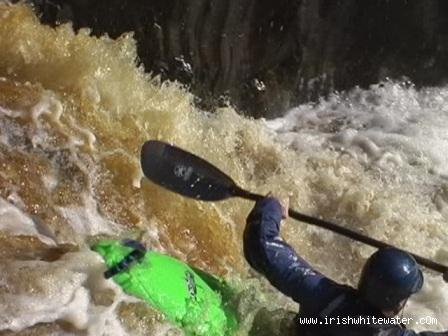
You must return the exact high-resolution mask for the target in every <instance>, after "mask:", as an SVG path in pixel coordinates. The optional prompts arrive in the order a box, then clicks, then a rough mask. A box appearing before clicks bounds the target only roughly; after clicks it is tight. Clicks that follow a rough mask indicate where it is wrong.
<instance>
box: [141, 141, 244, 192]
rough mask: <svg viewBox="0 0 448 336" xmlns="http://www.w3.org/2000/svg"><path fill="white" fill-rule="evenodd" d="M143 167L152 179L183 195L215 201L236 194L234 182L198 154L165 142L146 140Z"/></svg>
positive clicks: (143, 148)
mask: <svg viewBox="0 0 448 336" xmlns="http://www.w3.org/2000/svg"><path fill="white" fill-rule="evenodd" d="M141 164H142V170H143V173H144V174H145V176H146V177H147V178H148V179H149V180H151V181H152V182H154V183H156V184H158V185H160V186H162V187H165V188H166V189H169V190H171V191H174V192H175V193H178V194H181V195H183V196H187V197H191V198H195V199H200V200H203V201H218V200H223V199H226V198H229V197H232V196H235V191H236V190H238V189H239V188H238V187H237V186H236V185H235V182H233V180H232V179H231V178H230V177H229V176H227V175H226V174H224V173H223V172H222V171H220V170H219V169H218V168H216V167H214V166H213V165H211V164H210V163H208V162H207V161H205V160H203V159H201V158H200V157H198V156H196V155H194V154H191V153H189V152H186V151H184V150H182V149H180V148H178V147H175V146H172V145H169V144H167V143H165V142H161V141H157V140H151V141H147V142H145V144H144V145H143V147H142V152H141Z"/></svg>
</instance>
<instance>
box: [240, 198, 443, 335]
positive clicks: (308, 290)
mask: <svg viewBox="0 0 448 336" xmlns="http://www.w3.org/2000/svg"><path fill="white" fill-rule="evenodd" d="M281 220H282V213H281V204H280V203H279V201H278V200H277V199H275V198H273V197H267V198H264V199H262V200H260V201H258V202H257V203H256V205H255V207H254V208H253V210H252V211H251V213H250V214H249V216H248V218H247V225H246V228H245V231H244V255H245V257H246V259H247V261H248V262H249V264H250V265H251V266H252V267H253V268H254V269H255V270H257V271H258V272H259V273H261V274H263V275H264V276H265V277H266V278H267V279H268V280H269V282H270V283H271V284H272V285H273V286H275V287H276V288H277V289H278V290H280V291H281V292H282V293H283V294H285V295H287V296H289V297H291V298H292V299H293V300H294V301H296V302H298V303H299V304H300V312H299V314H298V316H297V318H296V324H297V330H298V335H299V336H311V335H312V336H319V335H321V336H324V335H325V336H355V335H356V336H358V335H359V336H369V335H372V336H416V335H420V336H436V335H439V336H442V335H444V336H448V332H443V333H434V332H422V333H416V332H414V331H411V330H406V329H405V328H404V327H402V326H400V325H397V324H394V323H393V321H387V322H386V323H380V322H382V321H375V322H376V323H373V322H374V321H373V320H372V318H373V317H375V318H385V317H384V316H383V315H382V313H381V311H379V310H377V309H375V308H374V307H373V306H371V305H370V304H369V303H367V302H366V301H364V300H363V299H362V298H361V297H360V296H359V295H358V292H357V291H356V290H355V289H354V288H352V287H349V286H344V285H340V284H338V283H336V282H334V281H333V280H331V279H328V278H327V277H325V276H324V275H322V274H321V273H319V272H317V271H315V270H314V269H313V268H312V267H311V266H310V265H309V264H308V263H307V262H306V261H305V260H303V259H302V258H300V257H299V256H298V255H297V254H296V252H295V251H294V249H293V248H292V247H291V246H290V245H288V244H287V243H286V242H284V241H283V240H282V238H280V236H279V231H280V223H281ZM378 294H379V295H381V293H378ZM349 317H350V318H353V319H354V318H357V321H363V323H361V324H355V323H354V322H352V321H353V320H349V319H348V318H349ZM367 317H370V319H369V320H367ZM304 318H313V319H312V320H311V319H308V320H306V321H308V322H310V321H313V323H314V324H313V323H308V324H306V323H305V320H304ZM330 318H333V320H330ZM343 318H345V320H343ZM361 318H364V320H362V319H361ZM383 321H386V320H383ZM330 322H331V323H330ZM344 322H345V323H344Z"/></svg>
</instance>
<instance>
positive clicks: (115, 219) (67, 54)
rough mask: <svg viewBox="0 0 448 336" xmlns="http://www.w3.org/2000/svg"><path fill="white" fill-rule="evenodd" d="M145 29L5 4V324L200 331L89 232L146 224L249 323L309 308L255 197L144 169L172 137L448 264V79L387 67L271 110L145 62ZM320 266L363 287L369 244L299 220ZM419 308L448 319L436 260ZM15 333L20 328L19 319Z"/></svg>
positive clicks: (296, 202) (297, 201)
mask: <svg viewBox="0 0 448 336" xmlns="http://www.w3.org/2000/svg"><path fill="white" fill-rule="evenodd" d="M136 58H137V55H136V46H135V41H134V40H133V38H132V35H131V34H129V35H124V36H122V37H121V38H119V39H118V40H111V39H110V38H108V37H106V36H105V37H101V38H95V37H92V36H90V34H89V31H88V30H86V29H84V30H80V31H79V32H78V33H75V32H74V31H73V30H72V28H71V26H70V25H62V26H59V27H57V28H56V29H53V28H50V27H48V26H44V25H41V24H40V23H39V20H38V19H37V17H36V16H35V15H34V14H33V12H32V10H31V9H30V8H28V7H26V6H23V5H14V6H13V5H8V4H0V163H1V169H0V196H1V198H0V214H1V215H0V255H1V260H0V334H1V335H12V334H15V335H182V332H181V330H179V329H178V328H176V327H175V326H173V325H171V324H170V323H168V322H167V321H165V320H164V318H163V316H161V315H160V314H158V313H157V312H156V311H154V310H151V309H150V308H149V307H148V306H147V305H145V304H143V303H142V302H140V301H138V300H136V299H134V298H132V297H130V296H127V295H125V294H124V293H123V292H122V291H121V289H120V288H119V287H118V286H116V285H115V284H114V283H113V282H112V281H106V280H104V278H103V277H102V272H103V271H104V264H103V263H102V259H101V258H100V257H99V256H98V255H97V254H96V253H94V252H92V251H90V250H89V244H91V243H92V242H94V241H96V240H98V239H99V238H104V237H114V238H117V237H119V238H124V237H131V238H137V239H141V240H142V241H144V242H145V243H146V244H147V246H150V247H151V248H152V249H156V250H159V251H164V252H166V253H168V254H170V255H173V256H176V257H178V258H180V259H182V260H184V261H187V262H189V263H190V264H192V265H195V266H197V267H199V268H202V269H204V270H206V271H208V272H213V273H215V274H220V275H223V276H224V277H225V278H226V279H227V280H228V281H229V282H230V283H232V284H233V285H234V286H235V288H237V289H238V296H237V297H236V298H235V300H234V301H235V302H234V304H235V307H236V309H238V313H239V317H240V319H241V321H242V322H241V330H240V331H239V335H283V334H284V332H283V331H282V328H283V325H284V324H285V322H284V321H283V320H284V319H286V317H287V316H288V315H289V314H288V313H287V312H288V311H296V310H297V306H296V305H295V304H294V303H292V302H291V301H289V300H287V299H285V298H284V297H283V296H282V295H281V294H278V293H277V292H276V291H275V290H274V289H272V288H271V287H270V286H269V285H268V284H267V282H266V281H265V280H263V279H261V278H260V277H259V276H258V275H257V274H255V273H253V272H252V271H250V270H249V267H248V265H247V264H246V263H245V261H244V258H243V253H242V232H243V228H244V223H245V218H246V216H247V214H248V212H249V211H250V209H251V207H252V204H251V203H250V202H248V201H244V200H241V199H232V200H227V201H223V202H216V203H206V202H199V201H194V200H189V199H185V198H183V197H180V196H177V195H175V194H174V193H171V192H168V191H166V190H162V189H161V188H160V187H157V186H155V185H154V184H152V183H150V182H148V181H147V180H145V179H143V178H142V173H141V169H140V166H139V152H140V147H141V145H142V144H143V143H144V142H145V141H146V140H148V139H160V140H164V141H168V142H172V143H174V144H176V145H178V146H180V147H182V148H185V149H187V150H189V151H192V152H194V153H196V154H197V155H199V156H202V157H204V158H206V159H207V160H209V161H210V162H212V163H213V164H215V165H216V166H218V167H219V168H220V169H222V170H223V171H225V172H226V173H227V174H229V175H230V176H232V177H233V178H234V179H235V180H236V181H237V182H238V183H239V184H240V185H241V186H243V187H245V188H247V189H249V190H253V191H257V192H259V193H267V192H269V191H272V192H274V193H276V194H279V195H280V196H282V197H286V196H289V197H290V199H291V206H292V207H293V208H295V209H298V210H300V211H302V212H304V213H307V214H310V215H314V216H321V217H322V218H326V219H329V220H333V221H335V222H337V223H340V224H342V225H344V226H346V227H349V228H352V229H356V230H358V231H360V232H363V233H365V234H368V235H369V236H372V237H375V238H377V239H381V240H384V241H387V242H389V243H391V244H395V245H397V246H399V247H401V248H405V249H408V250H411V251H413V252H416V253H419V254H421V255H423V256H427V257H429V258H432V259H433V260H435V261H438V262H440V263H444V264H448V247H447V246H448V223H447V222H448V168H447V167H448V165H447V164H448V157H447V156H446V153H447V152H448V88H446V87H439V88H431V89H416V88H415V87H413V86H412V84H410V83H394V82H385V83H381V84H378V85H374V86H372V87H371V88H370V89H368V90H362V89H353V90H352V91H350V92H348V93H345V94H334V95H333V96H331V97H329V98H328V99H325V100H322V101H320V102H319V103H318V104H310V105H303V106H299V107H297V108H295V109H292V110H291V111H289V112H288V113H287V114H286V115H285V116H284V117H283V118H279V119H275V120H270V121H265V120H253V119H248V118H245V117H242V116H240V115H239V114H237V113H236V112H235V111H234V110H233V109H231V108H222V109H219V110H218V111H216V112H215V113H209V112H207V111H201V110H199V109H198V108H196V107H194V105H193V98H194V97H193V96H192V94H190V93H189V92H188V90H187V89H185V88H182V87H181V86H180V85H178V84H176V83H171V82H160V80H159V79H158V78H157V77H152V76H151V75H150V74H146V73H145V72H144V69H143V68H141V67H137V66H136ZM283 234H284V236H285V238H286V239H287V240H288V241H289V242H290V243H291V244H292V245H293V246H294V247H295V248H296V249H297V250H298V251H299V253H300V254H301V255H303V256H304V257H305V258H306V259H307V260H309V261H310V262H311V263H312V264H314V265H315V266H316V267H317V268H318V269H319V270H320V271H322V272H324V273H325V274H327V275H328V276H331V277H333V278H334V279H336V280H338V281H340V282H346V283H349V284H352V285H355V284H356V280H357V278H358V275H359V271H360V267H361V265H362V264H363V262H364V260H365V259H366V258H367V257H368V256H369V255H370V253H372V252H373V250H372V249H371V248H369V247H366V246H364V245H361V244H359V243H356V242H353V241H351V240H348V239H346V238H343V237H340V236H337V235H335V234H332V233H331V232H328V231H325V230H322V229H318V228H314V227H310V226H307V225H306V224H303V223H298V222H295V221H293V220H288V221H287V222H286V224H285V225H284V228H283ZM425 277H426V283H425V286H424V289H423V291H422V293H420V294H418V295H417V296H415V298H414V297H413V298H412V301H411V302H410V303H409V304H408V307H407V309H406V310H405V313H404V314H405V316H409V317H421V316H431V317H434V318H437V319H438V324H437V325H431V326H422V325H415V324H414V325H412V327H414V328H416V329H419V330H423V329H433V330H443V329H447V327H448V317H447V316H446V311H447V310H448V294H447V293H448V290H447V289H448V287H447V285H446V284H444V283H443V281H442V279H441V277H440V276H439V275H436V274H432V273H430V272H425ZM2 331H3V332H2Z"/></svg>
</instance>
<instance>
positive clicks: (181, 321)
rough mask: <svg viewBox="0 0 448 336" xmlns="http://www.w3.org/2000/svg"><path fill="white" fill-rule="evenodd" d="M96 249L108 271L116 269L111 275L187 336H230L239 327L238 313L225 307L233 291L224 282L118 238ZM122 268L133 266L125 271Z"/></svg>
mask: <svg viewBox="0 0 448 336" xmlns="http://www.w3.org/2000/svg"><path fill="white" fill-rule="evenodd" d="M92 249H93V250H94V251H96V252H98V253H99V254H100V255H101V256H102V257H103V259H104V261H105V263H106V265H107V267H108V268H109V271H108V272H110V270H111V269H113V270H115V272H112V273H109V275H107V274H108V273H107V272H106V273H105V274H106V277H109V276H110V277H112V279H113V280H114V281H115V282H116V283H117V284H118V285H120V286H121V287H122V288H123V290H124V291H125V292H126V293H127V294H129V295H133V296H136V297H138V298H140V299H142V300H144V301H146V302H147V303H149V304H150V305H151V306H153V307H155V308H156V309H158V310H159V311H160V312H162V313H163V314H164V315H165V316H166V318H167V319H169V320H170V321H172V322H173V323H175V324H176V325H178V326H179V327H181V328H182V329H183V331H184V332H185V334H186V335H188V336H193V335H195V336H202V335H204V336H205V335H207V336H225V335H232V334H233V332H234V331H235V330H236V329H237V319H236V314H235V313H234V312H232V311H231V310H230V309H229V308H228V307H227V306H226V304H225V303H224V302H225V299H226V296H228V295H229V293H230V289H229V287H228V286H227V285H226V284H225V282H224V281H223V280H221V279H219V278H217V277H215V276H212V275H210V274H207V273H205V272H202V271H200V270H197V269H194V268H192V267H190V266H189V265H187V264H185V263H183V262H181V261H179V260H177V259H175V258H172V257H170V256H168V255H164V254H161V253H158V252H155V251H143V252H139V251H137V250H135V249H134V248H133V247H132V246H129V244H124V243H123V242H120V241H116V240H103V241H100V242H99V243H97V244H95V245H94V246H93V247H92ZM136 252H137V254H136ZM139 253H140V255H139V256H138V254H139ZM136 258H138V260H135V259H136ZM123 260H125V261H123ZM131 262H132V263H131ZM123 264H124V265H125V266H129V267H123V269H121V268H120V265H121V266H123ZM117 265H119V266H117Z"/></svg>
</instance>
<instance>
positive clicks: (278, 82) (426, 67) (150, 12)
mask: <svg viewBox="0 0 448 336" xmlns="http://www.w3.org/2000/svg"><path fill="white" fill-rule="evenodd" d="M32 2H34V4H35V6H36V8H37V10H38V11H39V12H40V13H41V17H42V20H43V21H44V22H46V23H51V24H55V23H58V22H64V21H73V22H74V27H75V28H80V27H90V28H92V30H93V33H94V34H96V35H101V34H103V33H106V32H107V33H108V34H109V35H110V36H112V37H117V36H119V35H120V34H122V33H123V32H127V31H134V32H135V38H136V39H137V40H138V53H139V57H140V61H141V62H142V63H144V65H145V68H146V69H147V71H153V72H154V73H159V74H162V75H163V77H164V78H169V79H177V80H179V81H181V82H183V83H186V84H188V85H190V86H191V89H192V91H193V92H194V93H195V94H196V95H197V96H198V97H200V102H199V103H200V104H201V105H203V106H205V107H207V108H210V107H212V106H216V105H217V104H218V105H219V104H222V103H223V102H226V101H227V100H228V99H227V98H229V100H230V102H231V103H232V104H235V105H236V106H237V107H238V108H239V109H240V110H242V111H245V112H247V113H248V114H250V115H253V116H256V117H259V116H268V117H269V116H274V115H278V114H280V113H282V112H283V111H284V110H285V109H287V108H288V107H290V106H291V105H293V104H297V103H298V102H304V101H309V100H314V99H316V98H317V97H319V96H321V95H322V94H325V93H328V92H331V91H332V90H335V89H336V90H343V89H347V88H350V87H353V86H355V85H360V86H367V85H369V84H371V83H376V82H378V81H379V80H382V79H384V78H386V77H390V78H394V79H401V78H402V76H407V77H408V78H410V79H411V80H412V81H414V82H415V83H416V84H418V85H432V84H441V83H443V82H444V81H445V80H446V78H447V73H448V63H447V62H444V60H445V59H446V56H448V34H447V33H448V24H447V20H448V2H446V1H443V0H427V1H419V0H394V1H389V0H372V1H362V0H343V1H342V0H302V1H300V0H277V1H267V0H194V1H181V0H151V1H147V0H133V1H129V0H128V1H126V0H95V1H94V0H90V1H89V0H51V1H49V0H33V1H32ZM223 97H224V98H223Z"/></svg>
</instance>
